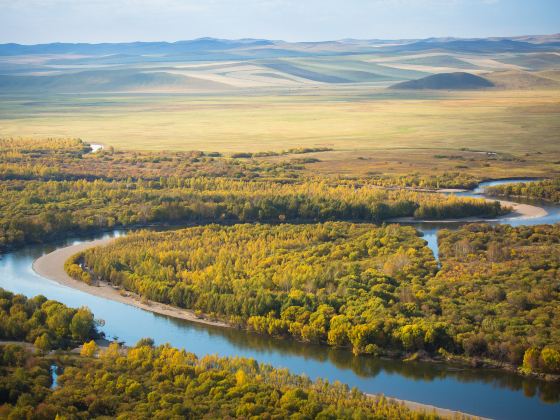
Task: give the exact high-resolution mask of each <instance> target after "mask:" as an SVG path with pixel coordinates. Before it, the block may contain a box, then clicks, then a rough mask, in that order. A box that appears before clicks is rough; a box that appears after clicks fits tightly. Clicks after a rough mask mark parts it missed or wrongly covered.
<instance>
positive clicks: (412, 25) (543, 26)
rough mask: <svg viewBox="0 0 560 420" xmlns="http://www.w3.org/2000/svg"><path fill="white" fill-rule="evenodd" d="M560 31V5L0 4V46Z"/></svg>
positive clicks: (127, 0)
mask: <svg viewBox="0 0 560 420" xmlns="http://www.w3.org/2000/svg"><path fill="white" fill-rule="evenodd" d="M558 32H560V0H87V1H82V0H0V43H7V42H17V43H22V44H37V43H49V42H127V41H177V40H185V39H193V38H199V37H216V38H228V39H239V38H266V39H275V40H286V41H321V40H334V39H344V38H357V39H410V38H428V37H440V36H455V37H488V36H513V35H526V34H552V33H558Z"/></svg>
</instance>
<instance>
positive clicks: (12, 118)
mask: <svg viewBox="0 0 560 420" xmlns="http://www.w3.org/2000/svg"><path fill="white" fill-rule="evenodd" d="M290 93H293V94H290ZM0 107H1V108H0V111H1V112H0V113H1V115H2V119H1V120H0V136H4V137H5V136H34V137H51V136H68V137H72V136H77V137H81V138H83V139H86V140H87V141H91V142H101V143H104V144H106V145H111V146H114V147H116V148H119V149H128V150H132V149H135V150H178V151H179V150H204V151H219V152H225V153H231V152H239V151H251V152H257V151H269V150H272V151H280V150H285V149H288V148H291V147H317V146H326V147H330V148H333V149H335V150H334V151H333V152H329V153H321V154H318V155H317V156H316V157H317V158H319V159H320V160H321V161H322V162H320V163H317V164H314V165H313V167H314V168H316V169H318V170H321V171H327V172H328V171H330V170H333V169H335V170H336V171H339V172H343V173H344V172H345V171H347V170H349V171H350V172H355V171H358V172H361V173H367V172H383V173H395V172H396V173H398V172H407V171H411V170H412V169H414V170H420V171H422V170H430V169H433V168H434V167H436V168H439V169H441V170H457V169H458V170H465V169H467V168H468V169H469V170H470V171H474V172H475V173H478V174H486V173H488V171H489V169H488V168H489V167H491V170H492V171H493V172H496V174H498V175H500V174H503V175H507V174H508V173H509V175H512V174H511V170H512V168H515V169H518V171H517V172H516V175H519V176H520V175H539V174H543V173H550V172H551V171H556V170H557V168H558V166H559V165H558V164H556V163H555V162H558V161H559V160H560V150H559V149H558V133H560V118H559V116H560V90H554V89H547V90H537V91H535V90H523V91H509V90H488V91H480V92H453V93H451V92H443V93H430V92H427V93H415V92H412V93H402V92H392V93H388V92H387V91H386V90H382V89H379V88H374V87H369V88H367V87H363V86H362V87H360V88H357V87H350V86H346V87H321V88H315V89H311V88H306V89H301V90H300V91H298V92H295V93H294V92H289V91H276V92H257V93H255V92H252V93H248V92H244V93H243V94H237V95H227V96H225V95H185V94H120V95H117V94H112V95H89V96H83V95H82V96H80V97H76V96H74V95H66V96H64V95H47V96H41V97H30V96H19V97H10V98H4V99H2V101H1V105H0ZM461 149H469V150H472V151H478V152H479V151H492V152H498V153H499V154H500V159H492V161H491V162H489V161H488V158H487V156H485V155H484V154H481V153H473V152H467V151H465V150H461ZM436 156H437V158H435V157H436ZM442 156H443V157H442ZM358 158H359V159H358Z"/></svg>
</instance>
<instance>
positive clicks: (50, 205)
mask: <svg viewBox="0 0 560 420" xmlns="http://www.w3.org/2000/svg"><path fill="white" fill-rule="evenodd" d="M45 143H46V142H45ZM0 144H2V145H3V147H4V149H0V150H2V151H1V152H0V153H2V154H3V156H2V161H3V162H4V161H5V162H12V163H9V165H13V166H14V167H15V168H16V169H17V171H19V172H18V173H17V174H16V172H17V171H16V172H13V171H12V172H9V171H8V172H6V171H5V172H4V180H3V181H2V183H1V184H0V251H3V250H6V249H8V248H10V247H14V246H19V245H23V244H26V243H34V242H44V241H48V240H53V239H57V238H59V237H60V236H61V235H64V236H68V234H69V233H72V232H74V233H76V232H83V231H92V230H102V229H108V228H113V227H119V226H122V227H127V226H137V225H146V224H152V223H158V224H162V223H167V224H181V223H182V224H188V223H200V222H224V223H232V222H249V221H250V222H255V221H260V222H284V221H292V222H294V221H326V220H354V221H367V222H380V221H384V220H388V219H391V218H394V217H417V218H430V219H441V218H460V217H467V216H478V217H492V216H496V215H497V214H500V213H503V212H505V211H507V209H504V208H501V207H500V205H499V203H497V202H488V201H484V200H477V199H467V198H457V197H453V196H451V197H450V196H447V197H446V196H443V195H440V194H430V193H418V192H414V191H408V190H403V189H387V188H381V187H377V186H375V185H373V184H362V183H352V182H342V183H340V184H336V185H335V183H333V182H332V181H331V180H329V179H326V178H318V179H309V178H305V177H297V178H291V179H290V180H289V182H287V181H286V179H282V180H278V179H276V178H271V179H251V178H250V177H248V176H245V175H243V173H244V172H243V171H245V172H247V171H248V172H251V169H250V168H251V165H252V164H251V163H248V164H247V165H249V166H243V168H244V169H243V170H242V173H241V175H240V177H241V179H238V178H237V177H236V176H234V175H231V174H230V175H228V176H201V175H200V173H201V172H198V171H202V172H203V173H206V172H208V171H211V169H210V167H213V166H214V165H218V166H219V165H220V163H219V162H229V163H224V165H226V166H227V165H233V166H235V165H237V163H235V160H231V159H221V158H214V157H204V158H193V157H191V158H189V159H190V160H193V159H195V160H198V161H197V162H195V163H194V165H195V166H194V167H195V168H198V166H197V165H199V164H200V165H202V166H200V168H198V169H196V170H194V172H192V173H191V172H189V170H188V169H189V168H191V166H189V165H190V163H189V162H190V160H189V159H182V157H181V156H178V155H174V157H173V158H171V157H169V159H168V160H165V159H163V158H161V157H160V160H159V161H158V162H157V163H155V164H153V165H152V164H148V163H146V162H144V163H141V164H139V159H140V157H139V156H140V155H139V156H137V157H136V158H133V157H131V156H130V154H126V157H122V159H123V160H122V161H121V163H120V164H116V163H115V162H114V161H113V160H111V159H112V158H109V160H108V162H109V163H108V164H107V166H103V165H97V164H95V165H92V166H88V165H89V164H84V162H90V163H91V161H102V162H105V158H104V156H112V155H111V154H110V152H107V153H106V152H101V153H95V154H89V155H82V154H81V153H83V150H84V148H86V149H87V147H86V146H85V145H84V144H83V143H82V142H81V141H78V140H75V141H72V140H59V141H58V142H56V141H55V142H52V144H50V145H49V146H48V147H47V146H46V145H45V144H44V143H42V142H34V143H33V142H32V143H30V144H28V143H27V142H24V141H17V140H11V141H7V140H4V141H3V143H0ZM18 147H19V148H18ZM35 155H39V157H35ZM41 156H43V157H41ZM42 159H44V160H45V162H44V163H41V162H42ZM119 159H120V158H119ZM134 159H136V160H134ZM205 159H206V160H205ZM203 160H204V162H202V161H203ZM232 162H234V163H232ZM57 164H58V165H59V166H58V167H57ZM4 165H8V164H7V163H6V164H4ZM80 165H85V166H80ZM255 165H257V166H255V168H257V169H258V171H257V172H259V171H260V166H259V165H260V164H255ZM57 168H58V169H57ZM60 168H65V169H60ZM77 168H78V169H77ZM109 168H112V169H109ZM162 168H167V169H162ZM4 169H5V168H4ZM160 170H161V172H162V173H163V174H165V173H167V174H169V173H170V172H171V173H174V172H175V171H176V174H175V175H169V176H158V177H154V174H155V173H158V172H160ZM22 171H24V172H25V174H23V173H22ZM50 171H55V172H56V173H59V172H64V176H62V177H58V176H50V175H49V173H51V172H50ZM65 171H68V172H67V173H66V172H65ZM110 171H113V172H114V173H115V174H114V175H113V176H111V177H107V176H106V174H107V173H109V172H110ZM226 173H229V172H228V171H226ZM259 173H260V172H259ZM18 174H19V175H18ZM24 175H25V176H24Z"/></svg>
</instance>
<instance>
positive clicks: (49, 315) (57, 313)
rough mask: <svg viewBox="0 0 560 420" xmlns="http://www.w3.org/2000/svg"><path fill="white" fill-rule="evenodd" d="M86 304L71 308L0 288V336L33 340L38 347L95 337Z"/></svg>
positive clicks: (69, 345)
mask: <svg viewBox="0 0 560 420" xmlns="http://www.w3.org/2000/svg"><path fill="white" fill-rule="evenodd" d="M98 335H99V334H98V333H97V323H96V321H95V320H94V318H93V314H92V313H91V311H90V310H89V309H88V308H85V307H84V308H79V309H73V308H68V307H67V306H65V305H63V304H62V303H59V302H56V301H53V300H47V298H45V297H44V296H36V297H34V298H32V299H28V298H26V297H25V296H23V295H14V294H13V293H10V292H8V291H6V290H4V289H1V288H0V340H6V341H25V342H28V343H33V344H34V345H35V347H37V348H38V349H40V350H42V351H48V350H51V349H55V348H68V347H71V346H73V345H76V344H78V345H79V344H82V343H83V342H84V341H86V340H89V339H92V338H96V337H98Z"/></svg>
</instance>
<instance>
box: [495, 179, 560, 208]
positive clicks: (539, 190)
mask: <svg viewBox="0 0 560 420" xmlns="http://www.w3.org/2000/svg"><path fill="white" fill-rule="evenodd" d="M485 192H486V194H488V195H492V196H496V197H521V198H528V199H532V200H546V201H551V202H553V203H560V178H554V179H544V180H542V181H534V182H517V183H514V184H505V185H497V186H494V187H488V188H486V190H485Z"/></svg>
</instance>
